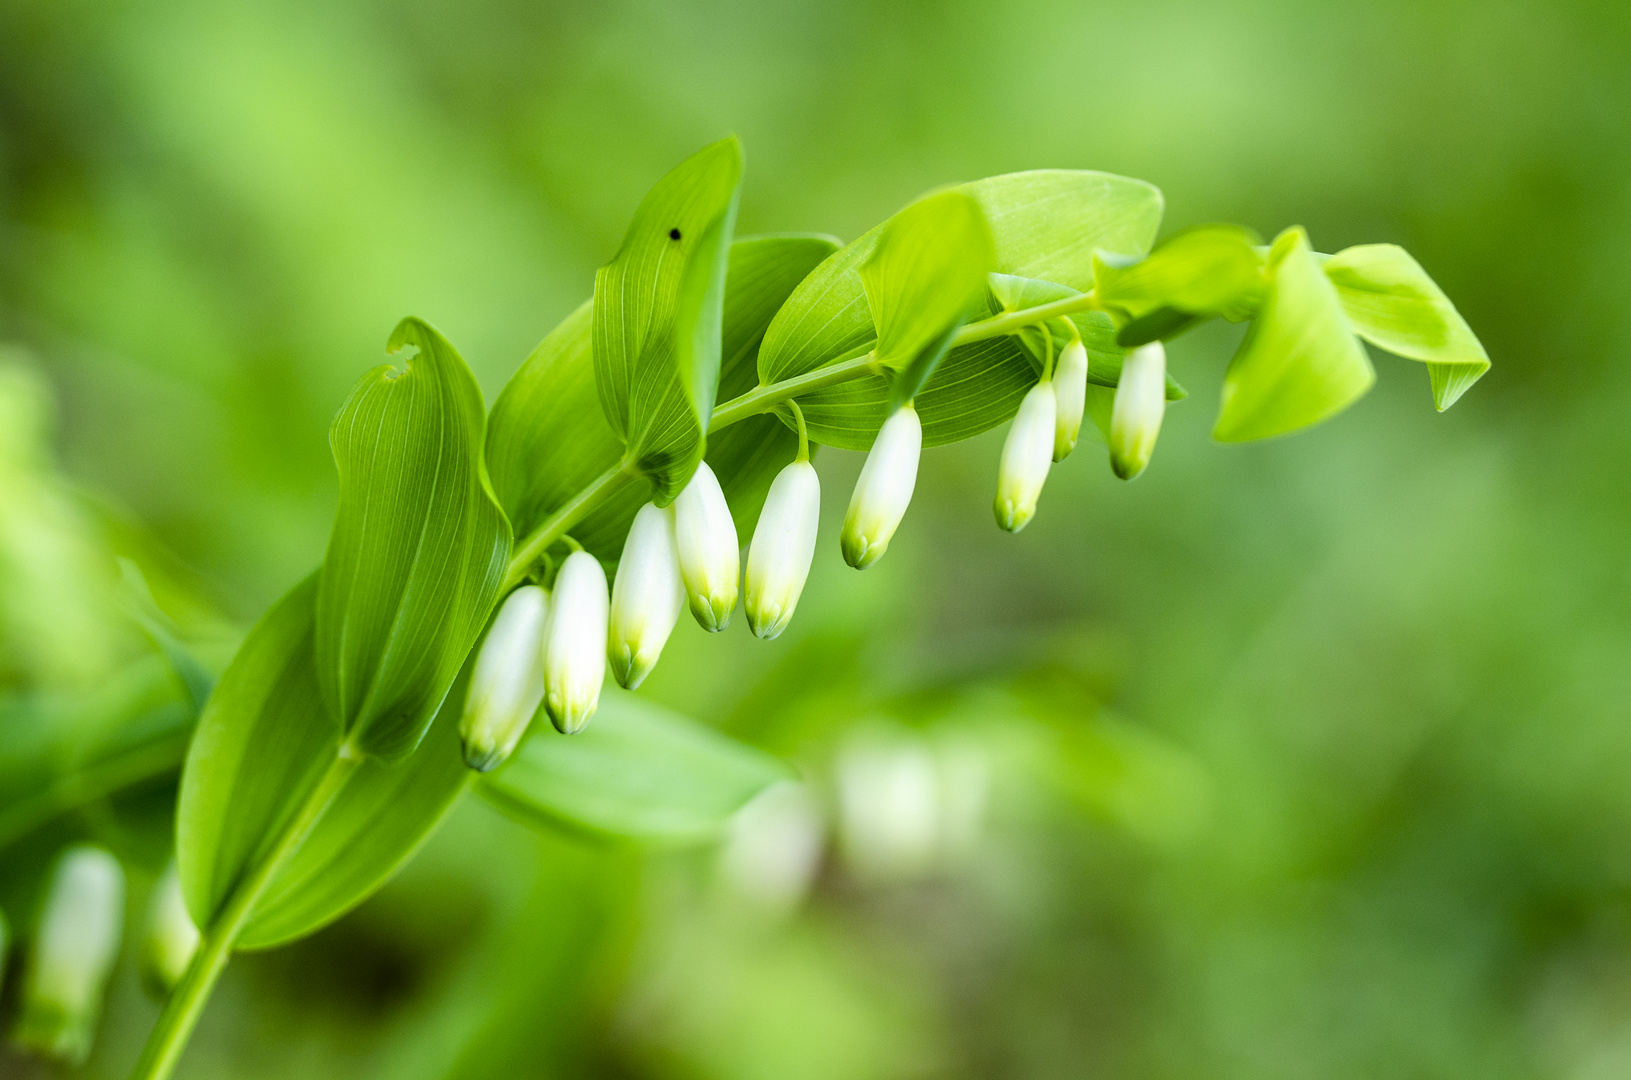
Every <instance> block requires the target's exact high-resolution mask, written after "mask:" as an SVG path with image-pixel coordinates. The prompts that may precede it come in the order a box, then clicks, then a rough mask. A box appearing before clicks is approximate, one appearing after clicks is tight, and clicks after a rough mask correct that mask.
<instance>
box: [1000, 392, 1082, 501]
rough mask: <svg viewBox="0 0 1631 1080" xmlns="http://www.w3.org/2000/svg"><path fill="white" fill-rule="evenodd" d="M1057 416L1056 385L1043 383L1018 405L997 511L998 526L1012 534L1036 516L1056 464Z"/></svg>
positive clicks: (1005, 449) (1010, 430)
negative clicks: (1038, 502)
mask: <svg viewBox="0 0 1631 1080" xmlns="http://www.w3.org/2000/svg"><path fill="white" fill-rule="evenodd" d="M1084 393H1085V389H1084ZM1056 412H1057V408H1056V403H1055V398H1054V390H1053V383H1052V382H1050V381H1048V380H1046V379H1044V380H1043V381H1041V382H1039V383H1037V384H1036V385H1035V386H1033V387H1031V389H1030V392H1029V393H1027V394H1026V395H1025V399H1024V400H1023V401H1021V402H1020V403H1019V413H1018V414H1017V415H1015V417H1014V422H1013V424H1011V425H1010V426H1009V428H1008V438H1007V439H1005V440H1004V441H1003V444H1002V465H1001V468H999V469H998V471H997V498H996V502H995V504H994V508H995V510H996V513H997V524H998V525H999V526H1001V527H1002V528H1004V529H1006V530H1008V531H1009V532H1019V530H1021V529H1023V528H1024V527H1025V526H1027V525H1029V524H1030V523H1031V518H1032V517H1033V516H1034V515H1035V514H1036V500H1037V499H1038V498H1040V497H1041V495H1042V485H1043V484H1045V483H1046V482H1047V479H1048V469H1049V467H1051V465H1052V464H1053V446H1054V436H1055V430H1054V428H1055V413H1056Z"/></svg>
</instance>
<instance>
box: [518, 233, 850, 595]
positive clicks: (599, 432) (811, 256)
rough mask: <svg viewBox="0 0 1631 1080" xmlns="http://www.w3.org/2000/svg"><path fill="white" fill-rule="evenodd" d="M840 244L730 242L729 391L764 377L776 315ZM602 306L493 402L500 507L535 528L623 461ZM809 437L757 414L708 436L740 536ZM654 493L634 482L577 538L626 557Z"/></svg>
mask: <svg viewBox="0 0 1631 1080" xmlns="http://www.w3.org/2000/svg"><path fill="white" fill-rule="evenodd" d="M837 247H838V241H836V240H834V239H833V238H832V237H829V236H821V235H816V234H802V233H801V234H792V235H786V236H759V237H743V238H742V239H740V240H737V241H735V242H734V243H733V244H732V245H731V255H730V264H729V270H728V273H727V277H726V289H725V301H724V307H723V315H722V318H721V324H722V329H721V354H722V359H721V364H720V384H719V385H720V390H719V393H720V396H721V397H722V398H727V399H728V398H731V397H735V396H736V395H738V394H741V393H745V392H746V391H748V390H751V389H752V388H753V387H754V385H756V384H757V382H758V376H757V370H756V368H755V360H756V358H757V356H758V350H759V342H760V340H761V339H762V338H763V337H764V333H765V328H766V327H767V326H769V325H770V319H771V317H772V316H773V315H774V314H775V313H776V311H777V309H779V308H780V307H781V305H782V304H783V302H785V301H786V299H787V297H788V295H789V294H790V293H791V292H792V291H793V288H794V287H795V286H796V285H797V284H798V283H799V282H800V281H802V280H803V279H804V277H805V276H806V275H807V274H809V272H810V271H811V270H812V269H814V268H815V266H816V265H817V264H819V263H820V262H821V260H822V259H824V258H826V257H827V256H828V255H830V254H832V252H833V251H834V250H836V249H837ZM592 321H593V306H592V303H587V302H586V303H584V304H583V305H582V306H580V307H579V308H578V309H577V310H576V311H574V312H573V313H572V314H571V315H569V316H567V318H566V319H565V320H564V321H563V322H562V323H561V324H560V325H559V326H557V327H556V328H555V329H554V330H552V331H550V333H549V335H548V336H547V337H545V338H544V340H543V341H542V342H540V343H539V345H538V347H537V348H536V349H534V350H533V352H532V355H530V356H529V357H528V358H527V360H526V362H525V363H523V364H522V365H521V368H520V370H519V371H517V372H516V374H515V376H514V378H512V379H511V380H510V381H509V383H508V384H507V385H506V386H505V387H504V389H503V391H502V392H501V393H500V394H499V395H498V400H497V402H496V403H495V404H494V405H493V415H492V420H491V422H490V424H489V426H488V432H487V462H488V467H489V468H490V469H491V471H492V476H493V488H494V490H495V491H496V492H497V493H498V498H499V502H500V504H501V505H502V506H503V507H504V510H505V512H506V513H507V514H509V516H510V520H511V521H512V522H513V523H514V524H515V533H516V535H517V536H525V535H527V534H528V533H530V532H531V531H532V530H533V529H535V528H537V527H538V526H539V525H541V524H542V523H543V522H544V521H545V520H546V519H547V518H548V517H549V516H550V514H552V513H554V512H555V511H556V510H558V509H560V507H561V506H562V505H563V504H565V503H566V501H567V500H568V499H570V498H571V497H572V496H573V495H575V494H576V493H577V492H579V491H581V490H582V489H583V488H584V487H586V486H587V485H588V484H589V483H590V481H592V480H594V479H595V478H596V477H598V476H600V475H601V474H602V473H604V472H606V470H607V469H610V468H612V467H613V466H615V465H616V464H617V462H618V460H619V459H620V458H621V457H622V453H623V445H622V441H621V440H620V439H619V438H618V437H617V435H616V433H615V432H613V431H612V429H611V426H610V425H609V424H608V423H607V421H606V417H605V415H604V414H603V413H602V412H601V410H600V407H599V405H598V400H597V393H598V392H597V389H596V384H595V371H594V363H593V360H592V358H591V352H590V340H591V329H590V328H591V325H592ZM797 445H798V439H797V437H796V436H794V435H793V434H792V432H791V431H789V430H788V429H787V428H786V427H785V426H783V425H782V424H781V423H780V422H778V421H777V420H776V418H775V417H773V416H769V415H766V416H756V417H752V418H751V419H748V420H744V421H742V422H740V423H738V424H734V425H732V426H731V427H728V428H724V429H722V430H720V431H719V432H717V433H716V434H715V435H713V436H712V437H711V438H710V439H709V440H708V448H707V455H706V457H707V461H708V464H709V465H710V466H711V467H712V468H713V470H714V473H715V475H717V476H718V477H719V483H720V486H721V487H723V488H724V491H725V499H726V502H727V503H729V505H730V507H731V513H732V515H733V516H734V517H735V518H736V528H737V532H738V534H739V535H742V536H750V535H752V532H753V523H754V522H756V521H757V520H758V514H759V507H760V506H761V505H762V504H763V502H764V495H765V491H766V490H767V489H768V488H769V486H770V481H771V480H772V479H773V478H774V477H775V474H776V472H777V471H778V470H779V469H780V468H781V466H783V465H785V464H786V463H787V462H788V461H791V460H792V458H793V453H794V449H795V448H796V447H797ZM650 497H651V492H650V491H649V489H648V488H647V487H646V485H644V484H630V485H629V486H627V487H625V488H623V489H622V490H621V491H619V492H618V493H617V494H615V495H614V496H613V497H612V498H611V500H610V501H608V502H607V503H606V504H604V505H603V506H601V507H600V508H599V509H598V510H596V511H595V512H594V513H593V514H591V515H590V516H589V517H588V518H587V519H585V520H584V521H582V522H580V523H579V524H578V525H576V526H574V527H573V529H572V537H573V539H575V540H577V541H578V542H579V543H581V544H582V545H583V546H584V547H586V548H587V549H588V550H589V551H591V552H593V553H594V554H595V555H596V556H597V557H598V558H600V559H601V560H602V561H604V562H608V563H611V562H616V561H617V559H618V557H619V556H620V555H621V553H622V548H623V538H624V536H625V535H627V533H628V527H629V522H630V521H632V520H633V518H634V514H635V511H637V510H638V509H639V508H640V506H641V505H643V504H644V503H645V502H646V500H648V499H649V498H650Z"/></svg>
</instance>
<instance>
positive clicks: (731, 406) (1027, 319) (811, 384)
mask: <svg viewBox="0 0 1631 1080" xmlns="http://www.w3.org/2000/svg"><path fill="white" fill-rule="evenodd" d="M1093 306H1094V296H1093V294H1092V293H1091V292H1089V293H1084V294H1083V295H1081V296H1071V297H1066V298H1065V299H1063V300H1056V301H1054V302H1052V303H1049V304H1041V305H1038V306H1037V307H1031V308H1024V309H1021V310H1018V311H1009V312H1004V313H1003V314H1000V315H994V316H992V317H991V318H989V319H982V320H980V321H979V322H974V323H969V324H968V325H966V326H964V327H963V328H962V329H961V330H959V331H958V332H957V336H956V337H955V338H954V339H953V341H952V345H953V347H956V346H958V345H967V344H971V343H972V342H976V341H984V340H987V339H988V338H994V337H1000V336H1002V335H1004V334H1013V333H1016V332H1018V331H1019V330H1022V329H1024V328H1025V327H1028V326H1034V325H1036V324H1037V323H1041V322H1045V321H1047V320H1049V319H1057V318H1060V317H1062V316H1065V315H1069V314H1070V313H1072V312H1075V311H1082V310H1085V309H1088V308H1091V307H1093ZM877 370H878V369H877V365H876V363H875V361H874V358H873V354H872V353H871V352H870V351H868V352H867V353H866V354H864V355H861V356H852V357H841V358H839V359H837V360H836V361H834V362H831V363H828V364H826V365H824V366H822V367H818V368H816V369H814V370H813V371H809V372H806V373H804V374H803V375H796V376H794V377H793V378H791V379H784V380H782V381H781V382H776V383H771V384H770V385H768V386H759V387H755V388H754V389H752V390H749V391H748V392H747V393H745V394H743V395H741V396H740V397H736V398H733V399H731V400H730V401H727V402H725V403H724V404H723V405H720V406H718V407H717V408H716V409H714V412H713V417H712V419H711V421H710V425H709V427H710V430H717V429H719V428H722V427H728V426H729V425H731V424H734V423H737V422H739V421H742V420H746V419H747V418H748V417H750V416H757V415H759V414H760V413H764V412H768V411H770V410H771V409H773V408H775V407H776V406H777V405H779V404H781V403H782V402H784V401H791V400H793V399H794V398H796V397H798V396H800V395H802V394H808V393H811V392H813V391H816V390H821V389H824V388H826V387H829V386H836V385H838V384H839V383H843V382H848V381H849V380H851V379H857V378H860V377H861V376H863V375H868V374H872V373H874V372H875V371H877ZM801 434H802V432H801ZM637 475H638V474H637V473H636V472H634V471H633V469H632V467H631V465H630V463H629V462H628V461H627V460H623V461H619V462H618V463H617V464H615V465H613V466H612V467H611V468H610V469H607V470H606V471H605V472H604V473H602V474H601V475H600V476H598V477H596V478H595V479H594V480H593V481H591V482H590V483H589V485H588V486H587V487H585V488H584V489H583V490H582V491H580V492H578V493H577V494H576V495H574V496H573V497H572V498H571V499H569V500H567V502H566V503H565V504H564V505H562V506H561V508H560V509H559V510H557V511H555V513H553V514H552V515H550V516H549V517H548V518H547V519H546V520H545V521H544V522H543V523H542V524H540V525H539V526H538V527H537V528H536V529H534V530H533V531H532V532H531V533H529V534H528V535H527V536H526V537H525V539H523V540H522V541H521V543H519V544H518V545H516V548H515V553H514V555H513V557H512V558H511V559H510V563H509V568H508V571H507V573H506V575H505V579H504V588H503V590H502V591H503V592H506V593H507V592H509V591H510V590H511V589H513V588H515V587H516V586H517V585H519V584H521V582H522V581H523V580H525V578H526V576H527V574H528V573H529V572H530V571H531V569H532V567H533V565H534V564H535V563H536V562H537V561H538V559H539V558H540V557H541V556H542V555H543V554H544V552H546V551H548V550H549V548H550V547H551V546H552V545H553V544H554V543H555V542H556V541H558V540H560V539H561V538H562V537H564V536H565V535H566V533H567V532H568V531H569V530H570V529H571V528H572V527H573V526H574V525H576V524H577V523H578V522H580V521H582V520H583V519H584V518H585V517H587V516H588V515H589V514H590V513H591V512H593V511H594V510H595V509H597V508H598V507H600V506H601V505H602V504H603V503H604V502H605V501H606V500H607V499H609V498H611V496H612V495H614V494H616V493H617V492H618V491H619V490H621V489H622V488H623V487H624V486H625V485H626V484H628V483H630V482H632V481H633V480H634V479H635V478H636V476H637ZM362 761H363V755H362V753H361V751H359V750H357V749H356V748H355V747H354V746H352V745H351V743H349V742H345V743H341V744H340V747H339V749H338V750H337V751H336V753H335V756H334V760H333V761H331V762H330V763H329V765H328V768H327V769H326V770H324V772H323V774H322V776H321V777H319V778H318V781H317V783H316V784H315V785H314V786H313V787H312V789H311V792H310V793H309V794H308V795H307V796H306V798H305V800H304V801H303V802H302V803H301V805H300V809H299V810H298V811H297V812H296V814H295V815H294V817H293V818H291V819H290V821H289V824H288V825H287V826H286V827H285V828H284V830H283V832H282V834H281V835H280V836H279V837H278V840H277V844H276V846H275V847H274V848H273V849H272V851H271V853H270V854H269V855H268V857H267V858H265V859H263V860H262V861H261V862H260V863H258V864H257V865H256V866H255V867H254V869H253V870H251V871H250V873H249V875H248V876H247V877H245V878H244V879H243V880H242V881H241V882H240V883H239V884H238V886H237V887H236V888H235V889H234V890H233V891H232V894H231V896H230V898H229V899H228V900H227V903H226V906H225V907H223V908H222V909H221V911H220V913H219V914H218V915H217V916H216V917H215V920H214V921H213V922H212V923H211V924H210V925H209V927H208V928H207V929H206V930H205V931H204V932H203V935H202V938H201V940H200V941H199V945H198V952H197V953H196V954H195V955H194V956H193V961H192V963H191V964H190V965H189V966H188V968H187V973H186V974H185V975H184V976H182V979H181V982H179V983H177V984H176V988H175V990H174V991H173V992H172V993H171V994H170V998H169V1000H168V1001H167V1002H166V1003H165V1006H164V1011H163V1012H161V1013H160V1014H159V1019H158V1022H157V1023H156V1024H155V1025H154V1027H153V1031H152V1034H151V1035H149V1036H148V1040H147V1045H146V1046H145V1047H144V1048H143V1050H142V1056H141V1058H140V1059H139V1060H138V1061H137V1063H136V1068H135V1070H134V1071H133V1072H132V1073H131V1080H166V1078H167V1077H169V1076H170V1074H171V1073H172V1072H173V1071H174V1070H175V1067H176V1063H177V1062H178V1061H179V1060H180V1058H181V1053H182V1051H183V1050H184V1049H185V1048H186V1045H187V1039H188V1037H189V1036H191V1034H192V1031H193V1028H194V1026H196V1025H197V1023H198V1017H199V1015H200V1014H201V1013H202V1012H203V1010H204V1004H205V1002H207V1001H208V1000H209V995H210V992H211V991H212V990H213V989H214V988H215V982H216V980H217V979H219V978H220V976H221V972H222V971H223V970H225V968H226V964H227V960H228V958H229V957H230V956H231V954H232V946H233V944H234V943H235V942H236V941H237V939H238V935H239V934H241V933H242V932H243V929H244V927H245V926H246V925H247V924H248V922H249V918H250V916H251V915H252V914H253V912H254V909H255V904H256V902H257V901H259V900H260V898H261V896H262V895H263V894H264V893H265V892H266V888H267V886H269V885H270V884H271V883H272V881H273V879H275V878H276V877H277V875H278V872H279V871H280V870H282V868H283V867H284V866H286V865H287V864H288V862H289V860H290V859H292V858H294V856H295V855H296V854H297V853H298V852H299V851H300V849H301V847H302V846H303V845H304V844H305V842H306V839H307V837H309V836H310V835H311V832H312V830H313V829H314V828H316V827H317V823H318V821H320V820H321V819H322V816H323V814H324V812H325V811H327V810H328V808H329V806H330V805H332V803H333V802H334V799H335V797H336V796H338V795H339V793H340V792H341V791H342V790H343V789H344V788H345V785H346V782H347V781H349V780H350V779H351V777H352V775H353V773H355V772H356V769H357V767H358V766H359V765H361V764H362ZM472 775H474V774H472Z"/></svg>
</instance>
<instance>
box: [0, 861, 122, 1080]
mask: <svg viewBox="0 0 1631 1080" xmlns="http://www.w3.org/2000/svg"><path fill="white" fill-rule="evenodd" d="M124 914H125V873H124V870H123V869H122V868H121V867H120V866H119V860H117V859H115V858H114V857H113V856H112V855H110V854H108V853H107V852H106V851H104V850H102V849H101V848H97V847H72V848H69V849H68V850H67V851H66V852H64V853H63V855H62V858H61V859H60V860H58V862H57V866H56V870H55V872H54V873H53V874H52V876H51V884H50V887H49V891H48V892H47V893H46V898H45V907H44V909H43V911H42V914H41V916H40V925H39V931H38V933H37V934H36V935H35V938H34V949H33V952H32V953H31V955H30V957H29V965H28V974H27V976H26V978H25V979H24V983H23V1010H22V1016H21V1017H20V1018H19V1020H18V1021H17V1028H16V1031H15V1034H14V1038H15V1039H16V1040H17V1042H19V1043H21V1044H22V1045H24V1046H26V1047H28V1048H29V1049H31V1050H35V1051H37V1052H39V1053H42V1054H47V1055H49V1056H51V1057H55V1058H58V1059H60V1060H63V1061H67V1062H70V1063H73V1064H78V1063H80V1062H82V1061H84V1060H85V1057H86V1055H87V1054H89V1053H90V1050H91V1039H92V1036H93V1034H94V1033H95V1029H96V1021H97V1017H98V1016H99V1015H100V1013H101V1011H102V994H103V991H104V990H105V989H106V987H107V980H108V973H109V972H111V971H112V970H113V962H114V960H116V959H117V958H118V956H119V938H120V935H121V932H122V930H123V928H124Z"/></svg>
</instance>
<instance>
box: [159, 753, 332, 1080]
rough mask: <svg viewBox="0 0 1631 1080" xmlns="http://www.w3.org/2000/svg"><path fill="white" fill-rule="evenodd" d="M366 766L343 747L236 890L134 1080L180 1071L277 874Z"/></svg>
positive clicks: (179, 987) (175, 995) (162, 1019)
mask: <svg viewBox="0 0 1631 1080" xmlns="http://www.w3.org/2000/svg"><path fill="white" fill-rule="evenodd" d="M362 762H363V755H362V752H361V751H359V750H357V749H356V748H355V747H353V746H352V745H351V744H350V743H349V742H344V743H341V744H340V746H339V749H338V750H337V751H336V752H335V755H334V760H333V761H331V762H329V765H328V768H327V769H325V770H323V774H322V776H320V777H319V778H318V780H317V783H316V784H315V785H313V787H312V789H311V791H310V793H308V794H307V796H306V798H305V800H304V801H303V802H302V803H301V805H300V808H299V810H297V811H296V812H295V815H294V816H293V817H292V818H291V819H290V820H289V823H288V825H287V826H285V827H284V829H283V833H282V835H280V836H279V837H278V839H277V844H276V845H275V846H274V847H273V849H272V851H271V853H270V854H269V855H268V856H267V857H266V858H265V859H263V860H261V861H260V862H259V863H258V864H257V865H256V866H255V867H254V868H253V869H252V870H250V872H249V874H248V876H246V877H245V878H244V879H243V880H242V881H240V882H239V883H238V885H237V887H236V888H234V889H233V890H232V894H231V895H230V897H229V898H228V899H227V902H226V905H225V906H224V907H222V909H221V911H220V913H219V914H217V915H216V917H215V919H214V921H213V922H211V923H210V925H209V927H208V929H206V930H205V931H204V933H203V936H202V937H201V939H200V940H199V943H198V951H197V952H196V953H195V954H194V955H193V960H192V963H191V964H189V965H188V966H187V973H186V974H185V975H183V976H182V978H181V981H180V982H179V983H177V984H176V987H175V989H174V990H173V991H171V993H170V998H169V1000H168V1001H166V1002H165V1005H164V1011H163V1012H161V1013H160V1014H159V1019H158V1023H156V1024H155V1025H154V1026H153V1031H152V1034H150V1035H149V1036H148V1038H147V1045H146V1046H145V1047H143V1048H142V1056H141V1058H140V1059H139V1060H138V1061H137V1062H136V1068H135V1069H134V1070H133V1071H132V1072H131V1078H132V1080H165V1078H167V1077H168V1076H169V1075H170V1074H171V1073H172V1072H173V1071H175V1067H176V1062H178V1061H179V1060H180V1059H181V1052H182V1050H184V1049H185V1048H186V1045H187V1039H188V1037H189V1036H190V1035H191V1034H192V1031H193V1028H194V1026H196V1025H197V1023H198V1017H199V1015H200V1014H201V1013H202V1012H203V1011H204V1003H205V1002H206V1001H208V1000H209V995H210V991H211V990H213V989H214V988H215V980H216V979H218V978H220V977H221V972H222V971H223V970H224V969H225V968H226V965H227V959H228V958H229V957H230V956H231V954H232V946H233V944H234V943H235V942H236V941H237V940H238V935H239V934H241V933H242V932H243V929H244V927H245V926H246V925H247V924H248V922H249V917H250V915H251V914H252V913H253V912H254V909H255V904H256V902H257V901H258V900H259V899H260V898H261V896H262V895H263V894H264V893H265V892H266V887H267V886H268V885H270V884H271V883H272V881H273V879H274V878H276V877H277V875H278V871H280V870H282V869H283V867H284V866H286V865H287V864H288V862H289V860H290V859H292V858H294V856H295V854H296V853H297V852H299V850H300V848H301V847H302V846H303V845H304V844H305V842H306V838H307V837H309V836H310V835H311V832H312V830H313V829H314V828H316V827H317V823H318V821H319V820H321V819H322V817H323V814H324V812H325V811H326V810H328V808H329V806H330V805H332V804H333V802H334V799H335V797H336V796H338V795H339V794H340V792H341V790H342V789H344V787H345V785H346V782H347V781H348V780H350V779H351V776H352V774H353V773H355V772H356V770H357V766H359V765H361V764H362Z"/></svg>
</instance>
